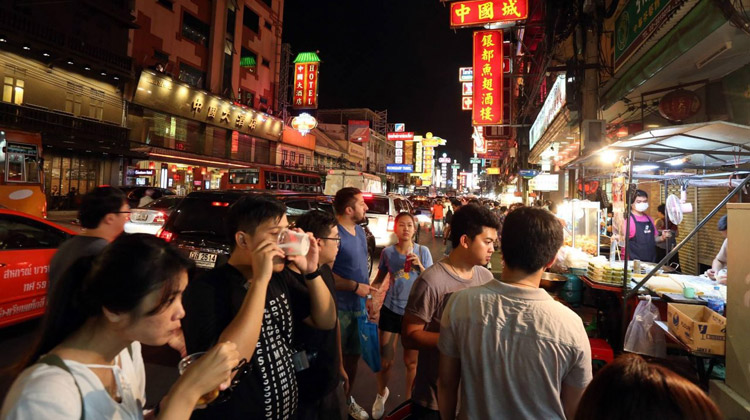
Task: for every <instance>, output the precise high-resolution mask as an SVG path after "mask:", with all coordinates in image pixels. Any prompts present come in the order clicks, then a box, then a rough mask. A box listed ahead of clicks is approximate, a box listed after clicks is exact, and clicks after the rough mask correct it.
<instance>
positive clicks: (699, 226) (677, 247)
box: [625, 176, 750, 299]
mask: <svg viewBox="0 0 750 420" xmlns="http://www.w3.org/2000/svg"><path fill="white" fill-rule="evenodd" d="M748 181H750V176H747V177H745V179H743V180H742V182H741V183H740V184H739V185H737V187H735V188H734V189H733V190H732V192H731V193H729V195H727V196H726V197H724V199H723V200H721V203H719V204H718V205H717V206H716V207H714V209H713V210H711V213H708V215H707V216H706V217H705V218H703V220H701V222H700V223H698V225H697V226H696V227H695V228H694V229H693V230H692V231H691V232H690V233H689V234H688V235H687V236H686V237H685V239H683V240H682V242H680V243H679V244H677V246H676V247H674V249H673V250H672V252H670V253H669V254H667V255H666V256H665V257H664V258H663V259H662V260H661V261H660V262H659V263H658V264H656V266H655V267H654V268H653V269H652V270H651V271H650V272H649V273H648V274H646V277H644V278H643V280H641V281H640V282H639V283H638V285H636V286H635V287H634V288H633V289H631V290H630V291H629V292H627V295H626V296H625V299H627V298H629V297H630V296H633V295H634V294H635V293H637V292H638V289H640V288H641V287H642V286H643V285H644V284H646V282H647V281H648V280H649V279H650V278H651V277H653V275H654V274H656V272H657V271H659V269H660V268H661V267H662V266H663V265H664V263H665V262H667V261H669V260H670V259H671V258H672V257H673V256H674V255H675V254H676V253H677V251H679V250H680V248H682V246H683V245H685V244H686V243H687V242H688V241H689V240H690V239H691V238H692V237H693V236H695V235H696V234H697V233H698V231H699V230H700V229H701V228H702V227H703V226H704V225H705V224H706V223H708V221H709V219H711V218H712V217H714V215H716V213H718V212H719V210H721V208H722V207H724V206H725V205H726V204H727V203H728V202H729V200H731V199H732V197H734V196H735V195H736V194H737V193H738V192H739V191H740V190H741V189H742V188H743V187H744V186H745V184H747V183H748ZM626 252H627V251H626Z"/></svg>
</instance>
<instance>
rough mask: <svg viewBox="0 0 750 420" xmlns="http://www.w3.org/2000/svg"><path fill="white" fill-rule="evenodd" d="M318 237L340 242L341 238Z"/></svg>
mask: <svg viewBox="0 0 750 420" xmlns="http://www.w3.org/2000/svg"><path fill="white" fill-rule="evenodd" d="M318 239H328V240H331V241H336V242H341V238H318Z"/></svg>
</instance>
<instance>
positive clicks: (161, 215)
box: [154, 211, 167, 223]
mask: <svg viewBox="0 0 750 420" xmlns="http://www.w3.org/2000/svg"><path fill="white" fill-rule="evenodd" d="M166 221H167V215H166V214H164V212H161V211H160V212H158V213H156V216H154V223H164V222H166Z"/></svg>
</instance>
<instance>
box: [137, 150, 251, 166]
mask: <svg viewBox="0 0 750 420" xmlns="http://www.w3.org/2000/svg"><path fill="white" fill-rule="evenodd" d="M132 150H133V151H137V152H140V153H143V154H145V155H147V156H149V157H150V158H153V159H156V160H164V161H167V162H175V163H182V164H185V165H195V166H210V167H214V168H221V169H232V168H249V167H250V163H249V162H243V161H238V160H232V159H224V158H219V157H212V156H203V155H198V154H195V153H188V152H183V151H180V150H172V149H165V148H163V147H156V146H145V147H137V148H134V149H132Z"/></svg>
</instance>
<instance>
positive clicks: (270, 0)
mask: <svg viewBox="0 0 750 420" xmlns="http://www.w3.org/2000/svg"><path fill="white" fill-rule="evenodd" d="M260 1H262V2H263V3H265V4H266V6H268V7H270V8H272V9H273V0H260Z"/></svg>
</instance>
